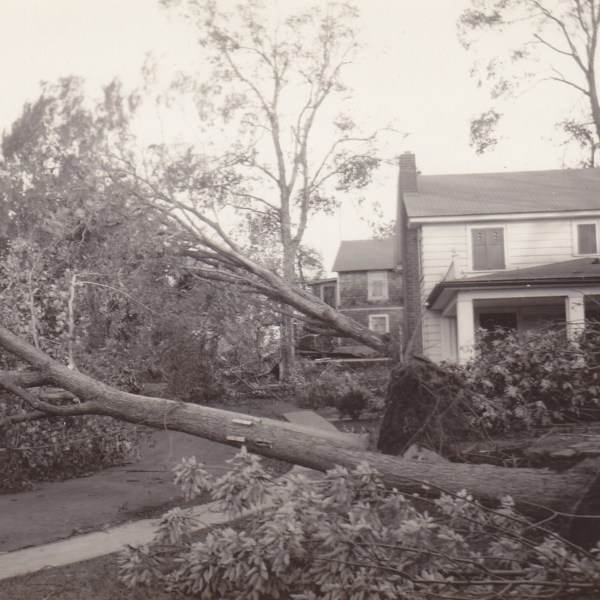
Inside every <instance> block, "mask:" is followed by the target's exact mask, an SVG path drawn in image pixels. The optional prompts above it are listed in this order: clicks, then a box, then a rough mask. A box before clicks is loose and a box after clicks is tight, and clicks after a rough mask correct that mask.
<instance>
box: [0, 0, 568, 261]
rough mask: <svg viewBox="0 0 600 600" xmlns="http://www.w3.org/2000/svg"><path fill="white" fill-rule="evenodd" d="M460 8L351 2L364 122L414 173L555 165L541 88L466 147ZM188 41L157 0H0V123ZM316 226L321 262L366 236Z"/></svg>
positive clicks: (431, 0) (179, 51)
mask: <svg viewBox="0 0 600 600" xmlns="http://www.w3.org/2000/svg"><path fill="white" fill-rule="evenodd" d="M300 1H301V0H279V5H280V6H281V7H282V10H284V9H285V7H286V6H287V5H289V4H290V3H292V2H293V3H294V4H298V3H299V2H300ZM220 2H229V0H220ZM306 3H307V4H308V3H309V2H306ZM467 4H468V1H467V0H358V2H357V5H358V6H359V8H360V10H361V14H362V16H361V19H362V21H361V23H362V25H363V27H362V28H361V29H362V31H361V35H362V36H363V38H364V41H365V43H366V49H365V51H364V53H363V54H362V55H361V56H360V58H359V61H358V63H357V64H356V65H355V67H354V70H353V71H352V73H351V74H350V75H351V77H350V78H351V82H352V84H353V85H354V87H355V89H356V94H355V95H356V98H355V101H356V102H357V105H358V106H359V107H360V112H362V113H363V116H365V118H366V119H367V120H369V119H372V120H373V123H374V124H377V125H379V124H381V123H383V122H391V121H393V122H394V123H395V125H396V126H397V127H398V128H399V129H400V130H401V131H403V132H406V133H407V134H408V135H407V136H406V137H405V138H404V139H402V138H400V137H398V138H397V142H396V141H394V142H392V143H398V146H399V147H398V149H397V151H398V153H400V152H402V151H404V150H412V151H413V152H415V153H416V155H417V163H418V167H419V169H420V170H421V172H422V173H424V174H436V173H458V172H485V171H506V170H508V171H522V170H537V169H554V168H561V167H562V166H563V160H564V149H563V148H562V147H560V146H559V145H558V144H557V142H556V141H552V140H551V139H550V138H552V137H553V136H554V137H556V136H555V135H554V131H553V130H552V123H553V122H555V121H556V120H558V118H560V111H559V112H558V113H557V107H556V106H555V105H556V102H555V101H554V98H555V97H556V96H554V93H553V90H552V89H551V88H548V89H545V88H541V89H536V90H534V91H533V92H532V93H530V94H528V95H527V96H525V97H523V98H521V99H519V102H518V104H517V103H515V107H514V110H513V111H512V112H511V113H510V114H508V115H507V118H508V122H507V127H506V128H505V130H503V135H504V139H503V140H502V142H501V143H500V144H499V145H498V147H497V149H496V150H495V151H494V152H492V153H490V154H488V155H486V156H484V157H479V156H477V155H476V154H475V152H474V151H473V150H472V149H471V148H470V147H469V145H468V124H469V118H470V117H472V116H473V115H474V114H476V113H478V112H481V111H483V110H485V109H486V108H487V103H486V97H485V95H484V94H483V93H482V92H481V91H479V90H477V88H476V86H475V83H474V82H473V80H472V79H470V77H469V69H470V67H471V63H472V61H473V58H474V57H473V56H472V55H469V54H468V53H467V52H466V51H465V50H464V49H463V48H462V47H461V46H460V45H459V44H458V41H457V36H456V20H457V17H458V15H459V14H460V12H461V10H462V9H464V8H465V6H467ZM192 44H193V37H192V34H191V32H190V30H189V29H188V28H187V27H186V26H185V25H184V24H183V23H182V22H180V21H178V20H176V19H174V18H172V17H170V16H168V14H167V13H166V12H165V11H164V10H163V9H162V8H161V7H160V6H159V5H158V0H0V81H2V84H3V86H2V90H3V93H2V94H0V130H6V129H7V128H8V127H10V124H11V123H12V121H13V120H14V119H15V118H17V117H18V116H19V114H20V112H21V109H22V106H23V104H24V103H25V102H27V101H31V100H33V99H35V98H36V96H37V94H38V92H39V83H40V81H42V80H46V81H53V80H55V79H57V78H58V77H61V76H68V75H80V76H82V77H84V78H85V79H86V80H87V81H88V83H89V85H90V86H91V88H95V89H96V90H98V89H100V86H102V85H103V84H105V83H107V82H108V81H110V80H111V79H113V78H114V77H120V78H121V79H122V80H123V81H124V83H125V85H126V86H130V87H133V86H135V85H137V84H139V83H140V81H141V79H140V69H141V66H142V64H143V62H144V59H145V56H146V54H147V53H148V52H150V51H152V52H153V53H154V54H155V55H156V56H158V57H162V58H163V59H165V60H167V61H170V62H171V63H172V64H173V66H177V65H178V63H179V60H180V59H181V63H182V64H184V63H185V60H184V57H186V56H187V55H189V50H190V48H191V45H192ZM383 179H384V180H385V177H383ZM394 185H395V183H394V177H393V176H392V174H388V175H387V181H382V184H381V186H379V188H374V189H373V191H372V194H373V195H374V196H375V195H376V196H378V198H377V199H378V200H379V201H380V202H381V203H382V205H383V206H384V209H385V210H386V212H387V214H393V203H394V198H393V186H394ZM332 223H334V227H333V228H332ZM326 228H327V231H328V232H329V233H328V236H327V240H328V243H327V244H326V245H325V246H326V247H323V250H324V251H325V259H326V263H328V262H330V260H331V255H332V252H333V250H332V248H334V247H335V246H336V245H337V242H338V239H339V238H338V236H339V235H341V237H342V238H345V239H351V238H356V237H361V236H364V235H366V230H364V228H362V229H361V227H360V225H359V224H357V222H356V219H354V218H353V215H352V214H351V211H346V212H345V213H343V214H341V215H338V216H337V217H336V218H335V220H334V221H330V222H329V224H328V225H326ZM333 230H335V233H332V231H333ZM311 239H312V240H313V241H316V240H319V239H321V240H322V239H323V236H322V232H321V231H319V229H318V228H314V230H313V232H312V233H311ZM326 266H328V264H326Z"/></svg>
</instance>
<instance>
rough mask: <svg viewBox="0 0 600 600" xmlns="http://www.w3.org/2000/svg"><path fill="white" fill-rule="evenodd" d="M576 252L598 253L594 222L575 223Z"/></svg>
mask: <svg viewBox="0 0 600 600" xmlns="http://www.w3.org/2000/svg"><path fill="white" fill-rule="evenodd" d="M577 254H598V241H597V235H596V223H579V224H578V225H577Z"/></svg>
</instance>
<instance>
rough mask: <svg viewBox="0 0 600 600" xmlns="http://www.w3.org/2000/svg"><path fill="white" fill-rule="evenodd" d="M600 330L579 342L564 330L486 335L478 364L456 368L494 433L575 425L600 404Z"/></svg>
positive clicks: (589, 331)
mask: <svg viewBox="0 0 600 600" xmlns="http://www.w3.org/2000/svg"><path fill="white" fill-rule="evenodd" d="M599 357H600V330H599V329H598V326H593V325H591V324H590V325H589V327H588V328H587V329H586V331H585V333H584V334H583V335H581V336H580V338H579V339H578V340H576V341H568V340H567V338H566V335H565V332H564V331H563V330H557V329H556V328H554V329H543V330H531V331H527V332H525V333H516V332H514V331H512V330H502V329H498V330H495V331H493V332H487V333H482V334H481V335H480V337H479V339H478V341H477V348H476V358H474V359H473V360H472V361H470V362H469V363H468V364H467V365H465V366H464V367H455V370H456V372H458V373H460V374H461V376H462V377H464V379H465V384H466V385H467V386H468V389H469V391H470V392H471V395H472V404H473V409H474V410H475V412H476V415H477V419H478V420H479V421H480V423H481V424H482V425H483V426H484V427H485V428H486V429H487V430H488V431H491V432H504V431H510V430H512V431H514V430H518V429H528V428H531V427H534V426H538V425H549V424H551V423H557V422H564V421H566V420H575V419H579V418H581V417H582V416H583V414H584V413H585V411H586V410H587V409H589V408H590V407H595V406H597V405H598V403H599V399H600V373H599V371H598V366H599Z"/></svg>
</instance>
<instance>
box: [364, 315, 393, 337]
mask: <svg viewBox="0 0 600 600" xmlns="http://www.w3.org/2000/svg"><path fill="white" fill-rule="evenodd" d="M369 329H370V330H371V331H373V332H375V333H378V334H379V335H385V334H386V333H389V332H390V321H389V317H388V315H369Z"/></svg>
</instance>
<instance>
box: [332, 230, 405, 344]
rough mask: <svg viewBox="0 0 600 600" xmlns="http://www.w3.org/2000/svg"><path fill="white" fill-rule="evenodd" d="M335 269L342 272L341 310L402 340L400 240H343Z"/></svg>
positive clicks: (373, 328)
mask: <svg viewBox="0 0 600 600" xmlns="http://www.w3.org/2000/svg"><path fill="white" fill-rule="evenodd" d="M333 271H335V272H336V273H337V274H338V276H337V307H338V309H339V310H340V312H342V313H344V314H346V315H348V316H349V317H352V318H353V319H354V320H355V321H357V322H358V323H361V324H362V325H364V326H366V327H368V328H369V329H371V330H372V331H375V332H377V333H380V334H382V335H386V334H389V335H390V337H391V338H392V339H395V340H398V338H399V336H400V330H401V327H402V324H403V320H404V313H403V291H402V269H401V267H400V261H399V256H398V252H397V247H396V240H395V239H394V238H388V239H372V240H349V241H342V242H341V244H340V247H339V249H338V253H337V256H336V258H335V261H334V263H333ZM348 343H351V342H349V341H348Z"/></svg>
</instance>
